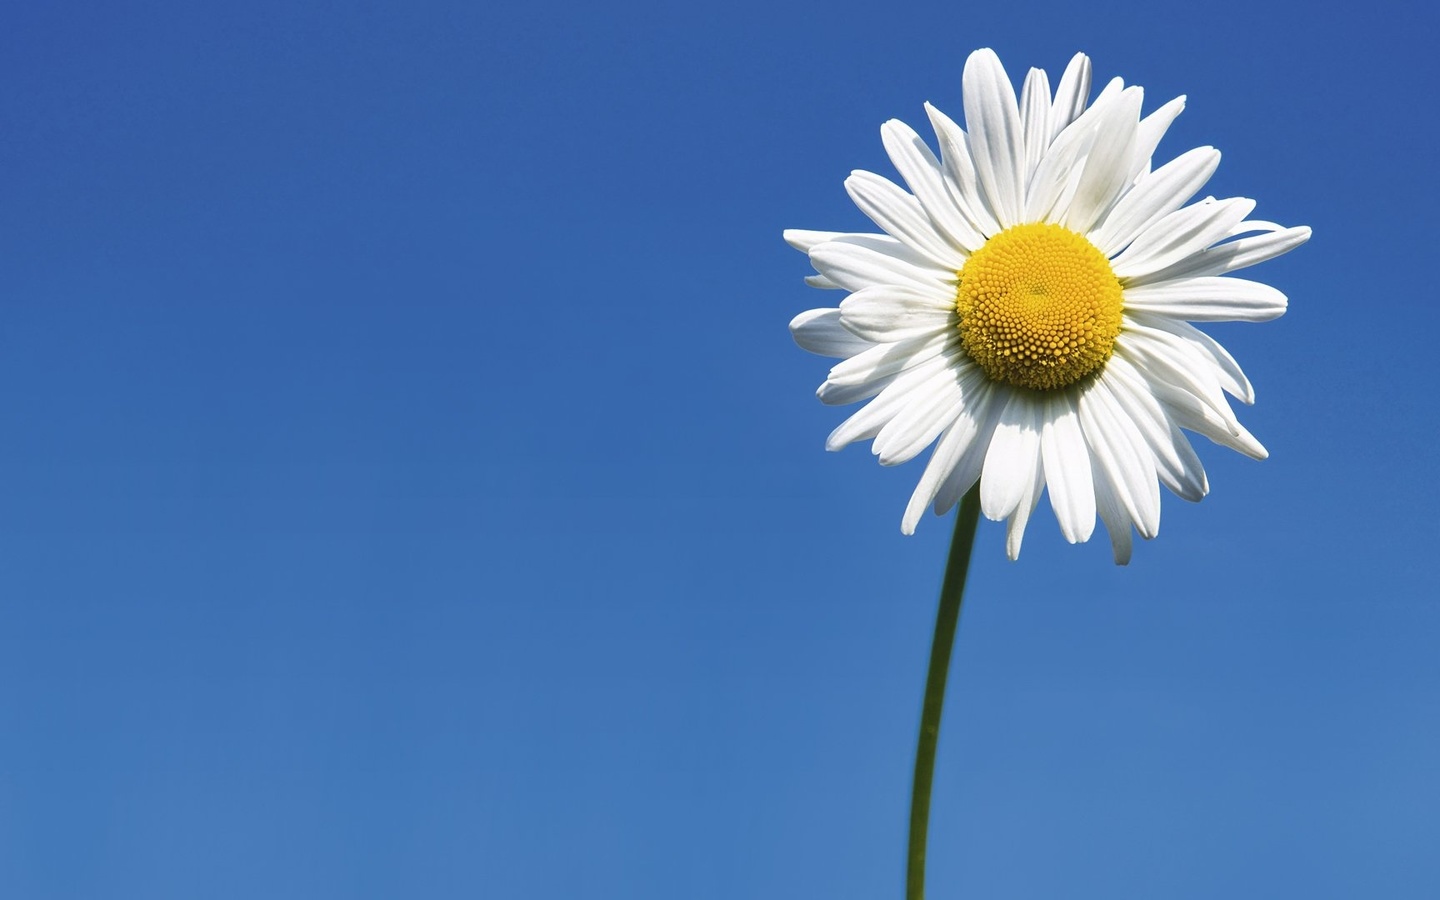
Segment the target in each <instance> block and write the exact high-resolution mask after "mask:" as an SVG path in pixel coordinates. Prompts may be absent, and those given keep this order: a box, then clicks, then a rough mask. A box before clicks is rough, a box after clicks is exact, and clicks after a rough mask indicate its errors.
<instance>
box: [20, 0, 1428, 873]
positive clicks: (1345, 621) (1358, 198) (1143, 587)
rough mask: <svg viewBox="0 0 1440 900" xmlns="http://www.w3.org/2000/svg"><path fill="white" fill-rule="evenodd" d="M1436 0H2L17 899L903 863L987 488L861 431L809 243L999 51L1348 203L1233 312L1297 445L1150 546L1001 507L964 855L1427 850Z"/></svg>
mask: <svg viewBox="0 0 1440 900" xmlns="http://www.w3.org/2000/svg"><path fill="white" fill-rule="evenodd" d="M1409 9H1412V7H1408V6H1405V7H1402V6H1401V5H1399V4H1393V3H1388V4H1387V3H1383V2H1382V3H1379V4H1374V3H1372V4H1365V5H1363V6H1354V5H1344V6H1341V5H1338V4H1337V5H1333V6H1325V5H1323V4H1312V3H1297V2H1272V3H1263V4H1251V3H1233V2H1222V3H1211V4H1183V5H1155V4H1149V3H1130V2H1096V3H1089V4H1076V3H1055V2H1047V3H1038V4H1009V3H991V4H973V3H965V4H962V3H953V2H952V3H943V4H937V3H931V4H888V5H886V4H881V5H878V6H877V5H875V4H846V3H833V2H832V3H823V4H822V3H810V4H783V5H779V6H776V5H772V4H768V3H758V2H750V0H742V2H737V3H726V4H715V5H702V6H699V7H696V6H692V5H691V4H658V3H654V4H644V3H627V4H621V5H608V6H604V5H599V4H595V5H573V6H571V5H564V4H549V5H539V6H532V7H527V8H521V7H520V6H518V5H513V6H501V5H498V4H494V3H488V4H474V3H455V4H444V3H406V4H401V3H365V4H342V3H331V4H320V3H310V2H303V3H293V2H270V0H261V2H252V3H245V4H233V3H231V4H210V3H202V4H192V3H178V2H164V0H158V2H149V3H119V4H115V3H84V4H81V3H77V4H11V5H9V6H8V7H7V9H6V11H5V13H4V14H3V15H0V425H3V433H4V440H3V441H0V895H3V896H4V897H7V898H24V900H32V898H33V900H45V898H86V900H89V898H194V897H206V898H255V897H265V898H268V900H284V898H315V897H344V898H351V897H353V898H370V897H376V898H380V897H425V898H450V897H455V898H461V897H464V898H473V897H485V898H511V897H514V898H542V900H543V898H557V900H558V898H565V900H569V898H640V900H644V898H666V900H670V898H677V897H680V898H696V900H709V898H714V900H733V898H742V897H743V898H795V897H816V898H825V900H847V898H856V900H861V898H864V900H872V898H879V897H898V896H899V895H900V889H901V882H902V869H903V865H902V864H903V852H904V825H905V817H906V804H907V802H908V787H909V777H910V764H911V754H912V751H913V745H914V733H915V727H916V722H917V718H918V712H919V706H920V691H921V687H922V681H923V673H924V667H925V655H926V652H927V650H928V644H929V639H930V627H931V622H932V616H933V610H934V604H935V593H936V589H937V587H938V584H939V578H940V570H941V566H942V563H943V556H944V550H945V545H946V542H947V541H948V537H949V524H950V523H949V521H948V520H945V521H942V520H937V519H933V518H931V519H927V520H926V521H924V522H923V523H922V525H921V528H920V531H919V533H918V534H917V535H916V536H915V537H913V538H905V537H902V536H901V535H900V533H899V521H900V513H901V510H902V509H903V507H904V503H905V500H906V498H907V497H908V495H909V492H910V489H911V486H912V485H913V483H914V481H915V479H916V478H917V477H918V475H919V469H918V466H916V465H910V466H905V467H901V468H900V469H895V470H886V469H881V468H880V467H879V466H877V465H876V464H875V463H874V461H873V458H872V457H871V456H870V455H869V454H868V452H866V449H862V448H852V449H851V450H848V451H846V452H844V453H841V454H826V453H825V452H824V451H823V449H822V446H823V440H824V437H825V435H826V433H827V432H828V431H829V430H830V429H831V428H832V427H834V425H835V424H837V423H838V422H839V421H840V419H841V418H842V416H843V413H842V412H841V411H837V410H834V409H828V408H825V407H822V406H821V405H820V404H819V403H818V402H817V401H816V400H815V399H814V397H813V391H814V388H815V386H816V385H817V384H818V383H819V381H820V380H821V378H822V377H823V372H824V369H825V368H826V363H825V362H824V361H823V360H820V359H819V358H816V357H811V356H808V355H806V354H804V353H802V352H801V351H799V350H798V349H796V348H795V347H794V346H793V345H792V344H791V341H790V338H789V336H788V334H787V332H786V329H785V324H786V322H788V321H789V319H790V318H791V316H793V315H794V314H795V313H797V312H799V311H801V310H803V309H806V308H808V307H810V306H814V305H822V304H823V302H824V301H826V300H827V299H830V298H832V297H833V295H821V294H819V293H817V292H814V291H811V290H809V289H807V288H805V287H804V286H803V285H802V284H801V280H800V279H801V277H802V276H803V275H804V274H805V273H806V272H807V271H808V269H807V266H806V264H805V261H804V259H803V258H802V257H801V256H799V255H798V254H796V253H794V252H793V251H791V250H789V249H788V248H787V247H786V246H785V245H784V244H783V243H782V242H781V240H780V231H781V229H782V228H785V227H811V228H825V229H830V228H836V229H847V228H859V227H861V226H863V225H864V222H863V220H862V218H861V216H860V214H859V213H858V212H856V211H855V210H854V209H853V208H852V207H851V205H850V203H849V201H848V200H847V198H846V197H845V194H844V191H843V189H842V187H841V182H842V180H843V179H844V177H845V175H846V174H847V173H848V172H849V171H850V170H851V169H852V168H868V169H872V170H875V171H880V172H882V173H888V172H889V171H890V169H889V167H888V164H887V163H886V161H885V159H884V156H883V152H882V149H881V146H880V140H879V132H878V129H879V126H880V124H881V123H882V122H883V121H885V120H886V119H888V118H891V117H899V118H903V119H905V120H907V121H910V122H911V123H913V124H916V125H917V126H918V125H921V124H923V121H924V119H923V111H922V107H921V104H922V102H923V101H925V100H931V101H933V102H935V103H936V104H937V105H939V106H940V107H941V108H942V109H946V110H949V111H951V112H952V114H954V115H956V116H958V115H959V112H960V101H959V94H960V72H961V67H962V65H963V61H964V59H965V56H966V55H967V54H968V53H969V52H970V51H971V50H972V49H974V48H976V47H979V46H993V47H994V48H996V50H997V51H998V52H999V54H1000V56H1001V59H1002V60H1004V62H1005V63H1006V64H1007V66H1008V67H1009V69H1010V71H1011V73H1012V75H1013V76H1016V77H1017V78H1018V77H1020V76H1022V75H1023V73H1024V71H1025V69H1026V68H1027V67H1028V66H1031V65H1039V66H1043V67H1045V68H1047V69H1048V70H1049V71H1050V72H1051V73H1052V75H1053V74H1058V72H1059V70H1060V68H1061V67H1063V65H1064V63H1065V61H1066V60H1067V59H1068V58H1069V57H1070V55H1071V54H1072V53H1074V52H1075V51H1076V50H1084V51H1086V52H1087V53H1089V54H1090V55H1091V56H1092V57H1093V59H1094V61H1095V67H1096V75H1097V77H1099V78H1108V77H1110V76H1112V75H1121V76H1123V77H1124V78H1125V79H1126V81H1127V82H1132V83H1139V84H1142V85H1144V86H1145V87H1146V88H1147V108H1153V107H1154V106H1156V105H1158V104H1159V103H1161V102H1163V101H1164V100H1167V99H1169V98H1170V97H1173V96H1175V95H1177V94H1181V93H1185V94H1188V95H1189V106H1188V109H1187V111H1186V113H1185V114H1184V115H1183V116H1181V118H1180V119H1179V121H1178V122H1177V123H1176V125H1175V126H1174V128H1173V129H1172V130H1171V132H1170V136H1169V137H1168V138H1167V140H1166V142H1165V143H1164V144H1163V145H1162V147H1161V154H1160V155H1161V156H1163V157H1165V158H1169V157H1170V156H1174V155H1176V154H1178V153H1180V152H1182V151H1184V150H1186V149H1188V148H1190V147H1192V146H1196V145H1200V144H1213V145H1215V146H1218V147H1220V148H1221V150H1222V151H1224V154H1225V158H1224V161H1223V162H1222V164H1221V168H1220V171H1219V174H1218V175H1217V177H1216V178H1215V180H1214V181H1213V182H1212V185H1211V188H1210V190H1211V191H1212V192H1214V193H1215V194H1217V195H1221V196H1224V195H1244V196H1252V197H1255V198H1257V199H1258V200H1259V202H1260V205H1259V208H1258V210H1257V212H1256V215H1258V216H1260V217H1263V218H1267V219H1274V220H1278V221H1280V222H1284V223H1286V224H1309V225H1312V226H1313V227H1314V229H1315V237H1314V239H1313V240H1312V241H1311V242H1310V244H1309V245H1308V246H1306V247H1304V248H1302V249H1301V250H1300V251H1297V252H1295V253H1293V254H1291V255H1290V256H1287V257H1284V258H1282V259H1280V260H1277V261H1275V262H1272V263H1269V264H1266V265H1265V266H1264V267H1263V268H1261V269H1259V270H1256V271H1257V272H1258V273H1260V275H1259V277H1262V278H1263V279H1265V280H1267V281H1270V282H1271V283H1274V284H1276V285H1277V286H1279V287H1280V288H1281V289H1282V290H1284V291H1286V292H1287V293H1288V294H1289V295H1290V297H1291V311H1290V313H1289V314H1288V315H1287V316H1285V317H1284V318H1283V319H1281V320H1279V321H1278V322H1275V323H1272V324H1268V325H1261V326H1255V325H1251V326H1239V325H1237V326H1220V327H1216V328H1214V329H1213V333H1214V334H1216V335H1217V336H1218V337H1220V338H1221V339H1222V340H1223V341H1224V342H1225V343H1226V344H1227V346H1229V347H1230V349H1231V350H1232V351H1233V352H1234V353H1235V355H1236V356H1237V357H1238V358H1239V359H1240V361H1241V362H1242V363H1243V364H1244V365H1245V366H1246V369H1247V372H1248V373H1249V375H1250V376H1251V378H1252V380H1253V381H1254V382H1255V384H1256V387H1257V391H1258V395H1259V402H1258V403H1257V405H1256V406H1255V407H1254V408H1252V409H1248V410H1244V411H1243V418H1244V420H1245V422H1246V423H1247V424H1248V425H1249V427H1250V428H1251V429H1252V430H1253V431H1254V432H1255V433H1256V434H1257V435H1258V436H1259V437H1260V438H1261V439H1262V440H1263V441H1265V443H1266V444H1267V445H1268V446H1269V448H1270V450H1271V453H1272V457H1271V459H1270V460H1268V461H1267V462H1264V463H1256V462H1252V461H1250V460H1247V459H1244V458H1242V457H1240V456H1239V455H1237V454H1235V453H1232V452H1230V451H1226V450H1222V449H1220V448H1217V447H1214V446H1212V445H1209V444H1208V443H1205V442H1203V441H1200V442H1198V443H1197V446H1198V448H1199V450H1200V452H1201V455H1202V457H1203V459H1204V461H1205V463H1206V465H1207V467H1208V469H1209V472H1210V481H1211V484H1212V486H1213V492H1212V494H1211V496H1210V497H1209V498H1207V499H1206V500H1205V501H1204V502H1203V503H1201V504H1199V505H1198V506H1192V505H1188V504H1185V503H1182V502H1180V501H1178V500H1176V499H1175V498H1173V497H1169V496H1168V495H1167V499H1166V501H1165V506H1164V524H1163V528H1162V533H1161V536H1160V538H1159V539H1158V540H1156V541H1154V542H1151V543H1149V544H1142V545H1141V546H1139V547H1137V549H1136V555H1135V561H1134V563H1133V564H1132V565H1131V566H1130V567H1129V568H1128V569H1116V568H1115V567H1114V566H1112V564H1111V562H1110V551H1109V548H1108V546H1107V544H1106V542H1105V540H1104V539H1103V537H1101V538H1100V539H1098V540H1095V541H1092V542H1091V543H1090V544H1086V545H1082V546H1078V547H1072V546H1069V545H1067V544H1065V543H1064V541H1063V540H1062V539H1061V538H1060V536H1059V532H1058V528H1057V527H1056V526H1055V524H1054V520H1053V517H1052V516H1051V515H1050V514H1049V513H1048V510H1047V511H1046V512H1044V514H1043V515H1041V516H1038V517H1037V519H1036V521H1035V522H1034V523H1033V524H1032V526H1031V532H1030V534H1029V536H1028V538H1027V541H1026V546H1025V553H1024V555H1023V556H1022V558H1021V560H1020V561H1019V562H1018V563H1015V564H1011V563H1009V562H1007V561H1006V560H1005V558H1004V554H1003V548H1002V536H1001V531H1002V529H1001V528H1000V527H999V526H996V525H993V524H984V525H982V530H981V534H980V538H979V542H978V546H977V552H976V563H975V567H974V570H973V575H972V583H971V593H970V596H969V600H968V602H967V604H966V610H965V615H964V618H963V621H962V623H961V629H960V638H959V645H958V647H957V652H956V663H955V669H954V674H953V678H952V693H951V696H950V705H949V708H948V710H947V718H946V722H945V729H944V732H943V737H942V743H941V747H940V759H939V768H938V775H937V783H936V795H935V817H934V824H933V830H932V845H931V846H932V855H933V863H932V871H931V885H932V890H931V894H932V896H934V897H936V898H942V897H983V898H986V900H1007V898H1013V900H1021V898H1046V900H1050V898H1057V897H1063V898H1105V900H1114V898H1129V897H1134V898H1154V897H1165V898H1169V900H1189V898H1196V900H1198V898H1214V897H1240V898H1246V897H1279V896H1288V897H1307V898H1313V900H1326V898H1353V897H1385V898H1433V897H1435V896H1437V895H1440V854H1436V853H1435V846H1436V842H1437V838H1440V653H1437V646H1440V598H1437V593H1440V592H1437V589H1436V587H1435V577H1434V573H1433V568H1434V564H1435V556H1436V554H1435V547H1436V544H1437V538H1440V534H1437V530H1440V529H1437V524H1436V516H1435V510H1436V508H1437V505H1440V479H1437V476H1436V469H1435V447H1436V446H1437V439H1440V434H1437V415H1436V413H1437V404H1436V402H1435V401H1434V399H1433V395H1432V393H1431V388H1432V384H1433V382H1434V379H1435V359H1436V353H1435V350H1434V341H1435V335H1436V333H1437V325H1440V316H1437V311H1436V309H1437V307H1436V303H1435V301H1434V294H1435V281H1436V279H1435V275H1434V267H1435V259H1436V252H1435V233H1436V225H1435V221H1434V219H1435V217H1434V213H1433V210H1434V209H1436V208H1437V206H1440V191H1437V174H1436V173H1437V167H1436V165H1435V146H1436V143H1437V132H1440V128H1437V121H1436V115H1435V100H1434V96H1433V94H1434V89H1435V85H1436V83H1437V82H1440V66H1437V63H1436V59H1437V57H1436V55H1435V53H1434V48H1433V36H1434V34H1435V30H1436V26H1437V22H1436V21H1435V20H1434V19H1433V18H1429V17H1432V16H1434V13H1431V12H1424V13H1414V12H1407V11H1406V10H1409ZM1417 15H1419V16H1424V17H1426V18H1424V19H1423V20H1421V19H1417V18H1415V16H1417Z"/></svg>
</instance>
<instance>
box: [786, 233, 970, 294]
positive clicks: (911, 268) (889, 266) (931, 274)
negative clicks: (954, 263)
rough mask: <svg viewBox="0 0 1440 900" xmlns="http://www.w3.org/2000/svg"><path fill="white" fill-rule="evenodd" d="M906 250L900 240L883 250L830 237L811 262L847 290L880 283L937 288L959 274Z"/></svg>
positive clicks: (819, 247) (856, 289) (814, 252)
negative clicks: (915, 256) (947, 270)
mask: <svg viewBox="0 0 1440 900" xmlns="http://www.w3.org/2000/svg"><path fill="white" fill-rule="evenodd" d="M904 250H905V248H904V246H903V245H902V244H900V242H899V241H896V242H895V246H894V247H893V248H887V249H886V250H883V251H882V250H876V249H872V248H871V247H865V246H861V245H859V244H852V243H848V242H845V241H827V242H826V243H823V244H821V245H819V246H818V247H816V248H814V249H813V250H811V251H810V264H811V265H813V266H814V267H815V269H816V270H817V271H818V272H819V273H820V274H821V275H824V276H825V277H826V278H828V279H830V280H831V281H833V282H835V283H836V284H838V285H840V286H841V287H843V288H844V289H845V290H847V291H858V290H861V289H863V288H867V287H870V286H872V285H877V284H895V285H908V286H911V287H918V288H921V289H922V290H923V289H926V288H929V289H931V290H935V289H938V288H941V287H943V285H944V283H945V279H946V278H949V279H951V280H953V279H954V278H955V273H953V272H945V271H944V270H941V269H939V268H936V267H935V265H934V264H933V263H930V262H928V261H922V260H917V259H916V258H914V256H913V251H909V252H902V251H904Z"/></svg>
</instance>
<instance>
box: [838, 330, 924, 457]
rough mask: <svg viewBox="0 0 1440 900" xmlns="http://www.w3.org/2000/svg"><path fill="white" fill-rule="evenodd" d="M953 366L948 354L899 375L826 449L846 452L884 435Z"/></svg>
mask: <svg viewBox="0 0 1440 900" xmlns="http://www.w3.org/2000/svg"><path fill="white" fill-rule="evenodd" d="M951 366H952V360H951V358H950V356H949V355H948V354H943V353H942V354H941V355H939V356H934V357H931V358H930V359H928V360H926V361H925V362H923V363H921V364H919V365H917V366H915V367H913V368H910V369H907V370H905V371H904V372H902V373H900V374H898V375H896V376H895V377H894V378H893V379H892V380H891V381H890V382H889V383H888V384H887V385H885V389H884V390H882V391H880V392H879V393H878V394H877V395H876V396H875V399H873V400H871V401H870V402H869V403H867V404H865V406H863V407H862V408H860V409H859V410H858V411H856V412H855V414H854V415H852V416H851V417H850V418H848V419H846V420H845V421H844V422H841V423H840V425H839V426H838V427H836V429H835V430H834V431H832V432H830V436H829V437H828V438H826V440H825V449H826V450H830V451H836V450H843V449H844V448H845V447H848V446H849V445H851V444H853V443H854V442H856V441H868V440H869V439H871V438H873V437H874V436H875V435H877V434H879V433H880V429H882V428H884V427H885V425H886V424H887V423H889V422H890V420H891V419H893V418H895V417H896V416H898V415H899V414H900V412H901V411H902V410H904V409H905V407H906V405H907V404H909V403H910V402H911V399H912V398H913V397H914V396H915V391H916V390H917V389H918V388H921V387H923V386H924V385H925V384H926V383H928V382H929V381H930V380H932V379H934V378H935V377H936V376H939V375H942V374H943V373H944V372H945V371H946V370H947V369H950V368H951Z"/></svg>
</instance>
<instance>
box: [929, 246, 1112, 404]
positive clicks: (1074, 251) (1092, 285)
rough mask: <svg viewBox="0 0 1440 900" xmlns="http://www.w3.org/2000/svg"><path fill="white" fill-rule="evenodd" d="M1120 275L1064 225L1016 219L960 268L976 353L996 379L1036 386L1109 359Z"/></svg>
mask: <svg viewBox="0 0 1440 900" xmlns="http://www.w3.org/2000/svg"><path fill="white" fill-rule="evenodd" d="M1120 308H1121V291H1120V280H1119V279H1118V278H1116V277H1115V273H1114V272H1113V271H1112V270H1111V268H1110V261H1109V260H1107V259H1106V258H1105V254H1103V253H1101V252H1100V251H1099V250H1097V249H1096V248H1095V245H1094V244H1092V243H1090V242H1089V241H1088V240H1086V239H1085V238H1084V237H1083V236H1081V235H1079V234H1076V233H1075V232H1073V231H1070V230H1069V229H1066V228H1061V227H1060V226H1059V225H1046V224H1035V225H1016V226H1015V227H1013V228H1007V229H1006V230H1004V231H1002V232H1000V233H999V234H997V235H995V236H994V237H992V238H990V240H988V241H986V242H985V246H983V247H981V248H980V249H979V250H977V251H975V253H973V254H971V256H970V258H969V259H968V260H966V261H965V265H964V267H963V268H961V270H960V288H959V292H958V296H957V297H956V301H955V309H956V311H957V312H958V313H959V314H960V337H961V341H962V343H963V344H964V347H965V351H966V352H967V353H969V354H970V357H971V359H973V360H975V362H976V363H977V364H978V365H979V366H980V368H982V369H984V370H985V373H986V374H987V375H989V376H990V377H991V378H993V379H995V380H996V381H1006V382H1009V383H1010V384H1013V385H1018V386H1019V387H1026V388H1032V389H1034V390H1040V391H1045V390H1054V389H1056V388H1063V387H1065V386H1067V385H1071V384H1074V383H1075V382H1077V381H1079V380H1080V379H1081V378H1084V377H1085V376H1086V375H1089V374H1090V373H1092V372H1095V371H1097V370H1098V369H1099V368H1100V367H1101V366H1103V365H1104V364H1105V361H1106V360H1107V359H1109V358H1110V352H1111V351H1112V350H1113V349H1114V347H1115V337H1116V335H1118V334H1119V333H1120Z"/></svg>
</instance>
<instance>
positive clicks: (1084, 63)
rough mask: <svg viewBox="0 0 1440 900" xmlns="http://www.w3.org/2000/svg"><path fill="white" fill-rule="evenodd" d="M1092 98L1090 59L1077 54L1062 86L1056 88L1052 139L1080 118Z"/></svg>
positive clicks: (1051, 125) (1064, 76)
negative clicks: (1086, 102)
mask: <svg viewBox="0 0 1440 900" xmlns="http://www.w3.org/2000/svg"><path fill="white" fill-rule="evenodd" d="M1089 97H1090V58H1089V57H1088V56H1086V55H1085V54H1083V53H1077V54H1075V55H1074V56H1072V57H1071V58H1070V64H1069V65H1067V66H1066V67H1065V74H1063V75H1061V76H1060V84H1059V85H1058V86H1056V88H1055V102H1054V103H1053V104H1051V107H1050V139H1051V140H1052V141H1053V140H1054V139H1055V137H1056V136H1057V135H1059V134H1060V132H1062V131H1064V130H1065V128H1066V126H1068V125H1069V124H1070V123H1071V122H1073V121H1075V120H1076V119H1078V118H1080V114H1081V113H1082V112H1084V111H1085V101H1086V100H1088V99H1089Z"/></svg>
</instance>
